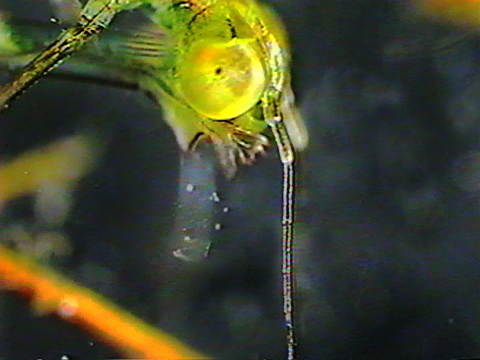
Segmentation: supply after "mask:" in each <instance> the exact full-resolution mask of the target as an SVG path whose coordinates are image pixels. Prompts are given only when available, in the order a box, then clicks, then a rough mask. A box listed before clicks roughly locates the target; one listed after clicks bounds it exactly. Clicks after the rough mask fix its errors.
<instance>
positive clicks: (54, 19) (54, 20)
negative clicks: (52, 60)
mask: <svg viewBox="0 0 480 360" xmlns="http://www.w3.org/2000/svg"><path fill="white" fill-rule="evenodd" d="M50 22H51V23H53V24H56V23H58V19H57V18H55V17H51V18H50ZM62 360H63V358H62Z"/></svg>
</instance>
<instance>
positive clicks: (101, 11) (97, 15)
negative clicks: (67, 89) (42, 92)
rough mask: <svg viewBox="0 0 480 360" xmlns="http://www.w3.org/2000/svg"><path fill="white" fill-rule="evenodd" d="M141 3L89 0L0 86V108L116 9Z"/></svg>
mask: <svg viewBox="0 0 480 360" xmlns="http://www.w3.org/2000/svg"><path fill="white" fill-rule="evenodd" d="M142 3H143V1H142V0H89V2H88V3H87V4H86V5H85V7H84V9H83V11H82V13H81V15H80V18H79V20H78V23H77V25H75V26H74V27H72V28H70V29H68V30H66V31H64V32H62V34H61V35H60V36H59V37H58V39H57V40H55V41H54V42H53V43H52V44H50V45H49V46H48V47H47V48H46V49H45V50H44V51H43V52H42V53H41V54H39V55H38V56H37V57H35V58H34V59H33V60H32V61H31V62H30V63H29V64H27V65H26V66H25V67H24V68H23V69H22V71H21V73H20V74H19V75H18V76H17V77H16V78H15V79H14V80H13V81H11V82H10V83H8V84H7V85H5V86H3V87H2V88H0V112H1V111H2V110H3V109H5V108H6V107H8V105H9V103H10V102H11V101H13V100H14V99H15V98H16V97H17V96H19V95H20V94H21V93H22V92H24V91H25V90H27V89H28V88H29V87H30V86H31V85H33V84H34V83H35V82H36V81H38V80H39V79H40V78H41V77H42V76H44V75H46V74H47V73H48V72H50V71H51V70H53V69H54V68H55V67H56V66H58V65H59V64H60V63H61V62H62V61H63V60H65V59H66V58H68V57H69V56H71V55H72V54H73V53H74V52H76V51H78V50H79V49H81V48H82V47H83V46H84V45H85V44H86V43H87V42H88V40H90V39H91V38H92V37H93V36H94V35H96V34H99V33H100V32H101V31H102V30H104V29H105V28H106V27H107V26H108V25H109V24H110V22H111V21H112V19H113V18H114V16H115V15H116V14H117V13H118V12H120V11H123V10H125V9H131V8H135V7H138V6H140V5H142Z"/></svg>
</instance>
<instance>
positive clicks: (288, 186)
mask: <svg viewBox="0 0 480 360" xmlns="http://www.w3.org/2000/svg"><path fill="white" fill-rule="evenodd" d="M269 125H270V127H271V129H272V133H273V136H274V137H275V143H276V144H277V148H278V153H279V156H280V161H281V162H282V167H283V179H282V193H283V195H282V295H283V296H282V298H283V313H284V316H285V325H286V328H287V351H288V357H287V359H288V360H295V359H296V357H295V346H296V343H295V331H294V306H293V305H294V303H293V300H294V299H293V295H294V294H293V224H294V209H295V199H294V190H295V171H294V170H295V169H294V160H295V155H294V151H293V145H292V142H291V140H290V138H289V136H288V131H287V128H286V127H285V124H284V123H283V121H281V120H277V121H275V122H271V123H269Z"/></svg>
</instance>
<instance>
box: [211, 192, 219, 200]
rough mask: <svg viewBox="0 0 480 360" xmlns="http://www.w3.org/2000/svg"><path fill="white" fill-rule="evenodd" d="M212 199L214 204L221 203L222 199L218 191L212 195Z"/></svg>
mask: <svg viewBox="0 0 480 360" xmlns="http://www.w3.org/2000/svg"><path fill="white" fill-rule="evenodd" d="M211 199H212V200H213V201H214V202H220V198H219V197H218V193H217V192H216V191H214V192H213V193H212V197H211Z"/></svg>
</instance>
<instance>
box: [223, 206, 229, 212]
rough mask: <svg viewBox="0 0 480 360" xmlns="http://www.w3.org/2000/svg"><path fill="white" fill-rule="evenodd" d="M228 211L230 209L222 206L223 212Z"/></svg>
mask: <svg viewBox="0 0 480 360" xmlns="http://www.w3.org/2000/svg"><path fill="white" fill-rule="evenodd" d="M229 211H230V209H229V208H228V207H227V206H225V207H224V208H223V212H224V213H225V214H226V213H228V212H229Z"/></svg>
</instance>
